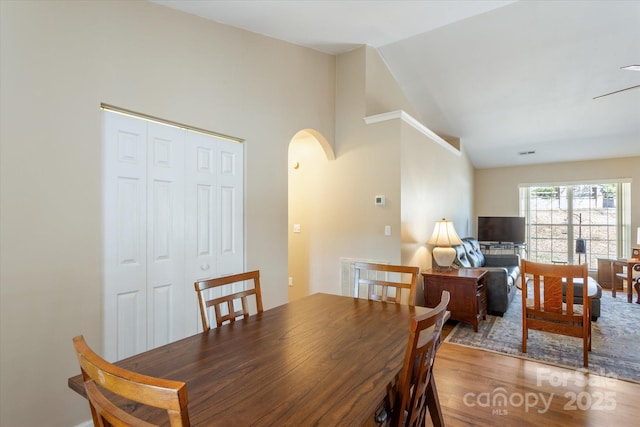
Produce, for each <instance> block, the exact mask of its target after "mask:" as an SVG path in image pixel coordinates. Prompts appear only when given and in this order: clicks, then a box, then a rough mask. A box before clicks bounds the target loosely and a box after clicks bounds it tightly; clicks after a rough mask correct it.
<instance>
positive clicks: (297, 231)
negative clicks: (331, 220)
mask: <svg viewBox="0 0 640 427" xmlns="http://www.w3.org/2000/svg"><path fill="white" fill-rule="evenodd" d="M334 159H335V156H334V152H333V148H332V147H331V145H330V144H329V143H328V142H327V140H326V138H324V136H323V135H322V134H321V133H319V132H318V131H316V130H313V129H303V130H301V131H299V132H298V133H296V134H295V135H294V136H293V138H292V139H291V142H290V143H289V162H288V167H289V170H288V176H289V189H288V195H289V197H288V200H289V209H288V215H289V223H288V224H289V227H288V230H289V231H288V250H289V255H288V263H289V301H293V300H295V299H298V298H302V297H304V296H306V295H309V294H310V293H312V292H310V291H311V287H310V285H311V284H310V283H309V281H310V280H309V278H310V277H311V275H310V271H309V266H310V262H309V261H310V257H311V255H312V254H311V250H310V248H311V239H313V236H314V218H315V212H316V211H317V210H315V209H314V208H313V202H314V195H315V194H318V193H319V192H320V191H321V185H322V182H323V180H322V179H321V174H322V173H324V172H323V171H324V169H325V167H326V164H327V161H328V160H334Z"/></svg>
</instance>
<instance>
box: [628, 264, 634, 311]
mask: <svg viewBox="0 0 640 427" xmlns="http://www.w3.org/2000/svg"><path fill="white" fill-rule="evenodd" d="M627 302H633V266H632V265H631V264H629V265H627Z"/></svg>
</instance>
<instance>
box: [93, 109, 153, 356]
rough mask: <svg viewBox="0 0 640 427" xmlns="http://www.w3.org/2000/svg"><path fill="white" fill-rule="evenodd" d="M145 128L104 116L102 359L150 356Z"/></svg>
mask: <svg viewBox="0 0 640 427" xmlns="http://www.w3.org/2000/svg"><path fill="white" fill-rule="evenodd" d="M146 135H147V129H146V123H145V122H143V121H140V120H138V119H134V118H132V117H128V116H123V115H120V114H115V113H105V114H104V126H103V141H104V144H103V147H104V148H103V150H104V152H103V153H104V157H105V165H106V166H105V168H104V176H103V203H104V207H105V208H104V227H105V229H104V233H103V235H104V269H103V272H104V293H103V298H104V299H103V301H104V332H105V337H104V339H105V346H104V357H105V358H106V359H107V360H110V361H115V360H119V359H122V358H125V357H128V356H131V355H133V354H136V353H139V352H141V351H144V350H146V323H147V322H146V318H145V315H144V313H145V310H146V301H147V288H146V282H147V271H146V270H147V254H146V217H147V204H146V187H147V174H146V169H147V148H146V144H147V140H146Z"/></svg>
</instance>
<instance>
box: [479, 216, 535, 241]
mask: <svg viewBox="0 0 640 427" xmlns="http://www.w3.org/2000/svg"><path fill="white" fill-rule="evenodd" d="M524 234H525V225H524V217H521V216H479V217H478V241H480V242H498V243H515V244H521V243H524V240H525V237H524Z"/></svg>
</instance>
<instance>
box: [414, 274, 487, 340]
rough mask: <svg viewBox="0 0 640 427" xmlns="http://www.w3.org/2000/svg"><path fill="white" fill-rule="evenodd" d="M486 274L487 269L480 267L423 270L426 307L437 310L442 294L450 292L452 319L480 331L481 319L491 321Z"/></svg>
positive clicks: (448, 308)
mask: <svg viewBox="0 0 640 427" xmlns="http://www.w3.org/2000/svg"><path fill="white" fill-rule="evenodd" d="M486 274H487V271H486V270H481V269H477V268H460V269H452V270H448V271H439V270H438V269H428V270H425V271H423V272H422V277H423V283H424V285H423V286H424V302H425V305H426V306H427V307H435V306H436V305H438V303H439V302H440V297H441V295H442V291H449V293H450V294H451V300H450V301H449V306H448V307H447V310H448V311H449V312H451V319H454V320H459V321H461V322H466V323H470V324H472V325H473V330H474V331H475V332H478V322H479V321H480V318H482V319H486V318H487V286H486V283H485V278H486Z"/></svg>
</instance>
